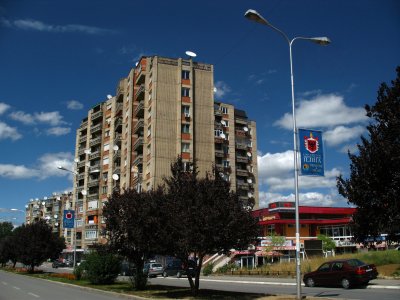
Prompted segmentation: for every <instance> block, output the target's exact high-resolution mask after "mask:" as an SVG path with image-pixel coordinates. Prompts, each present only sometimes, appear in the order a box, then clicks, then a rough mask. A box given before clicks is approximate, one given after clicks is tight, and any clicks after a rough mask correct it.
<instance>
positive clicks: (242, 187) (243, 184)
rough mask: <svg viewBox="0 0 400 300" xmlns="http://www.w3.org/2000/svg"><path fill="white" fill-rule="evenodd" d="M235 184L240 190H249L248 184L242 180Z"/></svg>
mask: <svg viewBox="0 0 400 300" xmlns="http://www.w3.org/2000/svg"><path fill="white" fill-rule="evenodd" d="M236 186H237V188H238V189H240V190H246V191H248V190H249V184H248V183H247V182H244V181H238V182H237V183H236Z"/></svg>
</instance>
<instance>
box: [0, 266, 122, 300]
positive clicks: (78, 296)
mask: <svg viewBox="0 0 400 300" xmlns="http://www.w3.org/2000/svg"><path fill="white" fill-rule="evenodd" d="M111 299H119V298H118V297H117V296H115V295H110V294H108V293H105V292H102V291H93V290H86V289H83V288H80V287H76V286H69V285H64V284H60V283H55V282H51V281H47V280H42V279H37V278H32V277H28V276H22V275H17V274H13V273H9V272H4V271H0V300H111Z"/></svg>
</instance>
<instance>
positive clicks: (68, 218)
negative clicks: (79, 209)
mask: <svg viewBox="0 0 400 300" xmlns="http://www.w3.org/2000/svg"><path fill="white" fill-rule="evenodd" d="M74 221H75V211H74V210H64V218H63V226H64V228H74Z"/></svg>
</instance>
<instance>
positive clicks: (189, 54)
mask: <svg viewBox="0 0 400 300" xmlns="http://www.w3.org/2000/svg"><path fill="white" fill-rule="evenodd" d="M185 53H186V55H187V56H189V57H191V58H193V57H196V56H197V54H196V53H194V52H192V51H186V52H185Z"/></svg>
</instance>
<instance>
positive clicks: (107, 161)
mask: <svg viewBox="0 0 400 300" xmlns="http://www.w3.org/2000/svg"><path fill="white" fill-rule="evenodd" d="M109 162H110V160H109V158H108V157H104V158H103V166H105V165H108V163H109Z"/></svg>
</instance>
